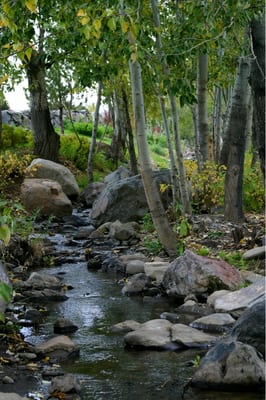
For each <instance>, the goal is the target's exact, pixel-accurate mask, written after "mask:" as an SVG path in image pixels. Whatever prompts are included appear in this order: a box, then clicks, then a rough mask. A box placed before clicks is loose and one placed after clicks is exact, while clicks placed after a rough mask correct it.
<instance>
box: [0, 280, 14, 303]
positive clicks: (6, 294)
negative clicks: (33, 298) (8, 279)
mask: <svg viewBox="0 0 266 400" xmlns="http://www.w3.org/2000/svg"><path fill="white" fill-rule="evenodd" d="M11 295H12V288H11V286H9V285H8V284H7V283H5V282H0V297H2V299H3V300H4V301H5V302H6V303H9V302H10V299H11Z"/></svg>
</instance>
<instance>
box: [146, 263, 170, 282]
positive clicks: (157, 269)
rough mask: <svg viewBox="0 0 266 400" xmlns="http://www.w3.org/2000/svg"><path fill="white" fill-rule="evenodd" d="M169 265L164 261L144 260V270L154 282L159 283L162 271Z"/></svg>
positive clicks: (161, 278) (162, 274)
mask: <svg viewBox="0 0 266 400" xmlns="http://www.w3.org/2000/svg"><path fill="white" fill-rule="evenodd" d="M169 265H170V264H169V262H165V261H154V262H145V264H144V272H145V274H146V275H147V276H150V277H151V279H152V280H155V281H156V283H157V284H159V283H161V282H162V280H163V276H164V273H165V271H166V270H167V268H168V267H169Z"/></svg>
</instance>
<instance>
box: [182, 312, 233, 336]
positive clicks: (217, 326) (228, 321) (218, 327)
mask: <svg viewBox="0 0 266 400" xmlns="http://www.w3.org/2000/svg"><path fill="white" fill-rule="evenodd" d="M234 322H235V319H234V318H233V317H232V316H231V315H230V314H227V313H215V314H210V315H207V316H205V317H201V318H198V319H196V320H195V321H193V322H191V323H190V324H189V326H191V327H192V328H196V329H203V330H205V331H210V332H226V331H228V329H229V328H230V327H232V326H233V324H234Z"/></svg>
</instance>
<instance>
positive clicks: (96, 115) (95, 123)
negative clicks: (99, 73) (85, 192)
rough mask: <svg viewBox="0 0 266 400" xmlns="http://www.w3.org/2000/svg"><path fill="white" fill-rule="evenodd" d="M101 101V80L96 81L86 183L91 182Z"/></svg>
mask: <svg viewBox="0 0 266 400" xmlns="http://www.w3.org/2000/svg"><path fill="white" fill-rule="evenodd" d="M101 101H102V82H99V83H98V89H97V101H96V106H95V111H94V118H93V127H92V133H91V142H90V151H89V155H88V167H87V174H88V183H91V182H93V155H94V150H95V145H96V136H97V130H98V124H99V114H100V107H101Z"/></svg>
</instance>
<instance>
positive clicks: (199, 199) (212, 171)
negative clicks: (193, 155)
mask: <svg viewBox="0 0 266 400" xmlns="http://www.w3.org/2000/svg"><path fill="white" fill-rule="evenodd" d="M186 166H187V177H188V179H189V181H190V188H191V197H192V208H193V209H194V210H195V211H196V212H210V210H211V208H212V207H218V206H222V205H223V196H224V176H225V167H224V166H217V165H215V164H214V163H213V162H210V161H208V162H206V164H205V168H204V170H202V171H200V172H199V171H198V167H197V163H196V161H192V160H190V161H187V162H186Z"/></svg>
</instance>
